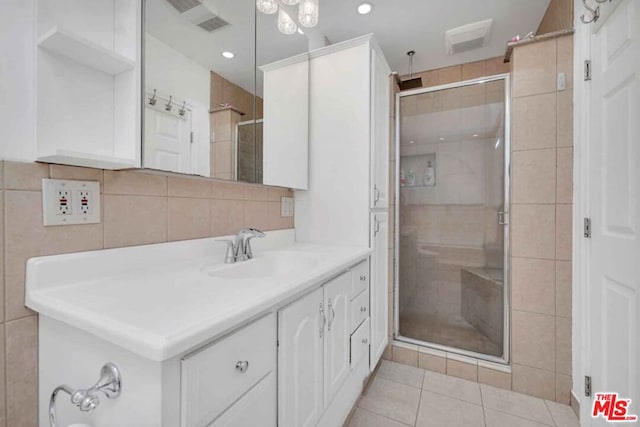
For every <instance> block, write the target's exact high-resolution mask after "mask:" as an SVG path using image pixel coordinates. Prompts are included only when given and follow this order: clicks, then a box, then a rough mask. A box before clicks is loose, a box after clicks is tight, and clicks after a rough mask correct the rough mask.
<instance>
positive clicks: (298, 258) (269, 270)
mask: <svg viewBox="0 0 640 427" xmlns="http://www.w3.org/2000/svg"><path fill="white" fill-rule="evenodd" d="M319 262H320V259H319V258H317V257H313V256H309V255H307V254H299V253H296V252H293V251H291V252H289V251H274V252H273V253H269V254H261V255H258V256H256V257H255V258H254V259H251V260H248V261H242V262H237V263H235V264H228V265H225V266H222V267H220V266H216V267H210V268H208V269H206V272H207V274H208V275H209V276H211V277H219V278H224V279H236V280H250V279H266V278H269V279H272V278H280V277H287V276H292V275H297V274H304V273H306V272H308V271H310V270H313V269H314V268H316V267H317V266H318V263H319Z"/></svg>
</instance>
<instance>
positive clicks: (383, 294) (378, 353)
mask: <svg viewBox="0 0 640 427" xmlns="http://www.w3.org/2000/svg"><path fill="white" fill-rule="evenodd" d="M371 227H372V229H371V247H372V249H373V254H372V255H371V285H370V287H369V293H370V298H371V300H370V302H369V306H370V308H369V315H370V317H371V358H370V368H371V370H372V371H373V369H374V368H375V367H376V365H377V364H378V361H379V360H380V358H381V357H382V353H383V352H384V349H385V347H386V346H387V344H388V342H389V315H388V313H389V256H388V247H389V246H388V245H389V214H388V213H386V212H380V213H375V214H372V221H371Z"/></svg>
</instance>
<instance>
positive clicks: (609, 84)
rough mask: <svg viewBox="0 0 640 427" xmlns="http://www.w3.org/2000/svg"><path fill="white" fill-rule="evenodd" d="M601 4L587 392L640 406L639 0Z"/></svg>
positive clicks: (595, 64) (594, 95)
mask: <svg viewBox="0 0 640 427" xmlns="http://www.w3.org/2000/svg"><path fill="white" fill-rule="evenodd" d="M600 7H601V11H602V12H603V15H606V14H607V12H608V11H607V8H616V9H615V10H614V11H613V12H612V13H611V14H610V15H609V16H608V18H606V21H604V22H599V23H598V25H601V27H600V28H599V29H597V31H595V32H594V34H593V35H592V36H591V61H592V70H593V75H592V80H591V82H590V83H588V85H589V87H590V89H589V90H590V98H591V102H590V104H591V111H590V112H589V115H590V118H589V122H590V129H589V134H590V136H589V140H590V142H589V148H588V159H589V160H588V162H589V163H588V168H589V169H588V171H589V179H590V182H589V183H588V184H587V185H588V187H587V188H589V190H588V193H587V194H588V199H589V202H588V203H589V209H590V216H591V221H592V237H591V239H590V241H588V242H587V250H588V253H589V255H588V257H587V265H588V267H587V268H588V273H587V278H588V282H589V299H590V303H589V313H588V316H587V318H588V319H589V321H590V334H591V343H590V350H589V354H590V358H591V367H590V368H591V372H590V375H591V377H592V390H593V392H592V396H594V395H595V393H597V392H617V393H619V394H620V397H621V398H630V399H633V403H632V406H631V412H632V413H634V414H640V378H639V376H640V349H639V346H640V336H639V334H640V326H639V322H640V318H639V317H638V306H640V194H639V191H640V187H639V185H640V173H639V172H638V170H639V168H640V148H639V145H640V39H639V38H640V2H639V1H638V0H623V1H615V2H613V3H611V4H601V5H600ZM604 19H605V17H604V16H603V17H602V18H601V20H604ZM591 25H592V28H594V29H596V28H597V27H596V26H594V24H591ZM577 285H578V286H579V285H580V284H579V283H578V284H577ZM591 421H592V423H591V425H594V426H600V425H602V426H604V425H611V424H609V423H607V422H606V421H605V420H604V419H603V418H602V417H600V418H597V419H594V420H591Z"/></svg>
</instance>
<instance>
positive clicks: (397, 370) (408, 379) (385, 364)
mask: <svg viewBox="0 0 640 427" xmlns="http://www.w3.org/2000/svg"><path fill="white" fill-rule="evenodd" d="M376 375H377V376H378V377H379V378H384V379H385V380H390V381H395V382H397V383H401V384H405V385H410V386H411V387H416V388H422V379H423V378H424V369H420V368H416V367H415V366H409V365H403V364H402V363H396V362H391V361H388V360H383V361H382V364H381V365H380V368H379V369H378V373H377V374H376Z"/></svg>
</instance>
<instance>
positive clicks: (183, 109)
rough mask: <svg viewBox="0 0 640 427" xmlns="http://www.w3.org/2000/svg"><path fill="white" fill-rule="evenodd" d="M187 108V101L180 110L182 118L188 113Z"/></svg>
mask: <svg viewBox="0 0 640 427" xmlns="http://www.w3.org/2000/svg"><path fill="white" fill-rule="evenodd" d="M186 106H187V101H183V102H182V107H181V108H180V109H179V110H178V114H180V115H181V116H184V114H185V113H186V112H187V109H186Z"/></svg>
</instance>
